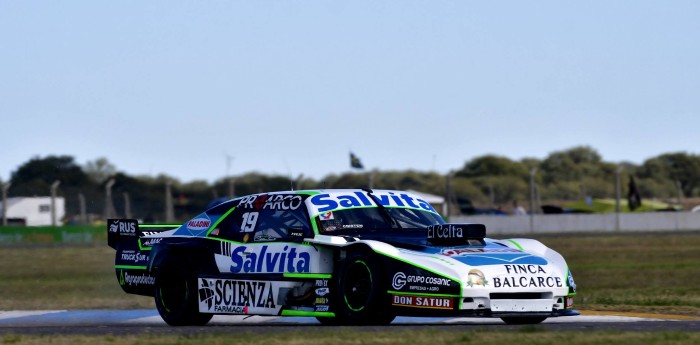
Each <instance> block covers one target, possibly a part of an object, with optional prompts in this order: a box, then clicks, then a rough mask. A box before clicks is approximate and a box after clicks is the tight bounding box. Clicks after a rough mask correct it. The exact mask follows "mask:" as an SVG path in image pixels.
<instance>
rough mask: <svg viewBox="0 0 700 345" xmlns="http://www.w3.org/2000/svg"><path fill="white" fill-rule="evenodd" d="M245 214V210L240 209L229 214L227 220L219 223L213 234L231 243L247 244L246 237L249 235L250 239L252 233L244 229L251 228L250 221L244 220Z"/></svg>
mask: <svg viewBox="0 0 700 345" xmlns="http://www.w3.org/2000/svg"><path fill="white" fill-rule="evenodd" d="M245 213H246V212H244V210H238V209H236V210H234V211H233V212H231V213H229V214H228V215H227V216H226V218H224V219H222V220H221V221H220V222H219V225H217V226H216V228H215V229H214V231H212V233H211V234H212V235H213V236H215V237H218V238H223V239H227V240H231V241H236V242H247V241H245V235H246V234H248V237H250V232H251V231H248V232H246V231H244V228H247V227H250V223H248V219H243V216H244V214H245ZM246 217H250V215H246ZM253 229H254V225H253Z"/></svg>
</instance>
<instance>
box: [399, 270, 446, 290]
mask: <svg viewBox="0 0 700 345" xmlns="http://www.w3.org/2000/svg"><path fill="white" fill-rule="evenodd" d="M450 282H451V280H450V279H447V278H443V277H435V276H429V275H421V274H415V275H411V274H408V275H407V274H405V273H404V272H396V274H394V277H393V278H392V279H391V287H393V288H394V290H401V289H403V288H404V287H406V286H408V289H407V290H413V291H433V292H434V291H438V290H439V287H443V286H444V287H449V286H450Z"/></svg>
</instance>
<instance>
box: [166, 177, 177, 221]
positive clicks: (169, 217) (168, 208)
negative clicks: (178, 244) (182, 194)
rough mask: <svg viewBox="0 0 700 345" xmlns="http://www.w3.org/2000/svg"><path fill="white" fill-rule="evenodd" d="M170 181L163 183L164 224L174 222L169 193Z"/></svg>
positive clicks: (170, 193) (171, 199)
mask: <svg viewBox="0 0 700 345" xmlns="http://www.w3.org/2000/svg"><path fill="white" fill-rule="evenodd" d="M172 184H173V182H172V181H170V180H167V181H165V222H166V223H172V222H174V221H175V208H174V207H173V195H172V192H171V191H170V186H171V185H172Z"/></svg>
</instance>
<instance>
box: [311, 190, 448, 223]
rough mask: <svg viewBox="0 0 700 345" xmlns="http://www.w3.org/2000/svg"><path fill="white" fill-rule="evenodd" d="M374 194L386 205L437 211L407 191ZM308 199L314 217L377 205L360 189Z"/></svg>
mask: <svg viewBox="0 0 700 345" xmlns="http://www.w3.org/2000/svg"><path fill="white" fill-rule="evenodd" d="M373 195H374V196H376V197H377V200H378V201H379V203H380V204H382V205H383V206H386V207H406V208H413V209H422V210H425V211H429V212H433V213H437V211H435V209H434V208H433V207H432V206H430V204H429V203H428V202H427V201H425V200H423V199H420V198H416V197H414V196H412V195H410V194H407V193H395V192H385V193H382V192H375V193H373ZM307 200H308V203H309V204H310V205H309V206H310V207H309V210H310V211H311V216H312V217H313V216H315V215H318V214H323V213H327V212H329V211H333V210H336V209H343V208H352V207H368V206H370V207H371V206H375V204H374V202H373V201H371V200H370V197H369V196H368V195H367V194H365V193H364V192H360V191H357V192H352V193H347V194H342V193H333V194H328V193H323V194H316V195H314V196H312V197H310V198H309V199H307Z"/></svg>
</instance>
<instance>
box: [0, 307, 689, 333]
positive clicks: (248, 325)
mask: <svg viewBox="0 0 700 345" xmlns="http://www.w3.org/2000/svg"><path fill="white" fill-rule="evenodd" d="M337 327H346V328H352V327H350V326H337ZM416 327H418V328H428V327H430V329H441V330H450V331H465V330H499V331H508V330H519V329H521V328H522V327H537V328H538V329H542V330H548V331H595V330H601V331H608V330H616V331H645V332H655V331H691V332H700V318H697V317H687V316H668V315H657V314H639V313H608V312H592V311H582V315H579V316H573V317H559V318H550V319H547V320H545V321H544V322H543V323H541V324H539V325H536V326H514V325H506V324H504V323H503V322H502V321H501V320H499V319H484V318H426V317H398V318H396V320H395V321H394V322H393V323H392V324H391V325H389V326H372V327H362V328H363V329H364V330H366V331H390V330H407V329H415V328H416ZM333 328H334V327H331V326H321V324H320V323H319V322H318V321H317V320H316V319H314V318H308V317H262V316H228V315H227V316H224V315H217V316H214V318H213V319H212V321H211V322H210V323H209V324H208V325H207V326H203V327H170V326H168V325H166V324H165V323H164V322H163V320H161V318H160V316H158V312H157V311H155V310H145V309H144V310H71V311H67V310H47V311H0V334H37V335H51V334H88V335H117V336H118V335H125V334H143V333H148V334H182V335H191V334H198V333H236V332H241V331H252V332H257V331H263V330H264V332H290V331H300V330H303V331H311V332H313V331H317V330H326V331H327V330H332V329H333ZM357 328H359V327H357Z"/></svg>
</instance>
